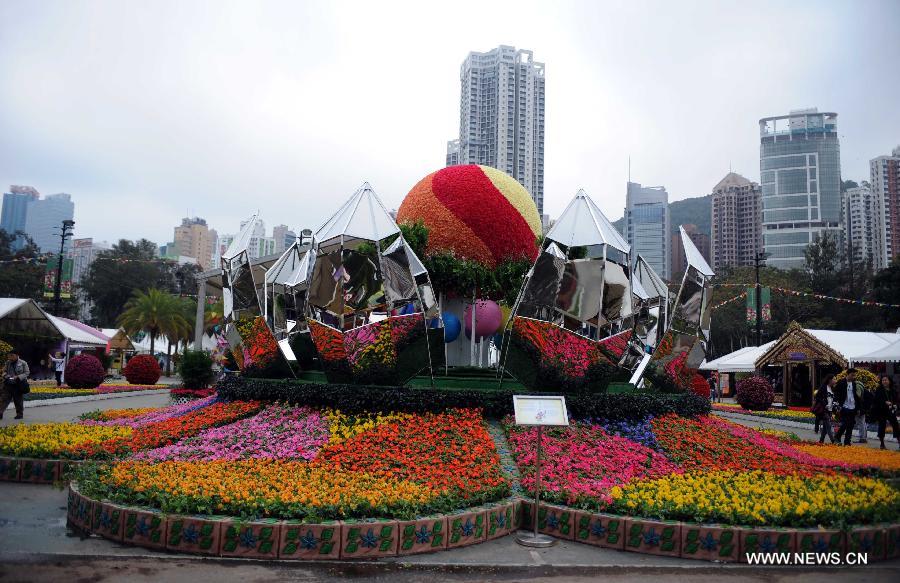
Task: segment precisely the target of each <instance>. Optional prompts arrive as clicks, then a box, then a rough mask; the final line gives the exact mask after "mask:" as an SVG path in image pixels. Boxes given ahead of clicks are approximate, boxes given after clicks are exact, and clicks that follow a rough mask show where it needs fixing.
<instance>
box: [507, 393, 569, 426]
mask: <svg viewBox="0 0 900 583" xmlns="http://www.w3.org/2000/svg"><path fill="white" fill-rule="evenodd" d="M513 409H514V410H515V413H516V425H543V426H547V427H565V426H567V425H568V424H569V415H568V412H567V411H566V398H565V397H550V396H545V395H513Z"/></svg>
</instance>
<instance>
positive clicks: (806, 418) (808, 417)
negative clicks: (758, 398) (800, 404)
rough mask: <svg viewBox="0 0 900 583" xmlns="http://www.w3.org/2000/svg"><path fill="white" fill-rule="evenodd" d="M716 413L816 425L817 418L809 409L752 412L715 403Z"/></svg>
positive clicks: (736, 406)
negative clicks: (721, 412)
mask: <svg viewBox="0 0 900 583" xmlns="http://www.w3.org/2000/svg"><path fill="white" fill-rule="evenodd" d="M712 408H713V410H714V411H723V412H725V413H738V414H740V415H752V416H754V417H763V418H768V419H783V420H785V421H801V422H803V423H814V422H815V420H816V416H815V415H813V414H812V413H810V412H809V409H808V408H807V409H804V410H798V409H769V410H768V411H750V410H748V409H744V408H742V407H741V406H740V405H731V404H727V403H715V404H713V406H712Z"/></svg>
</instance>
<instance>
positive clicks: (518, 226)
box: [397, 164, 541, 267]
mask: <svg viewBox="0 0 900 583" xmlns="http://www.w3.org/2000/svg"><path fill="white" fill-rule="evenodd" d="M419 220H421V221H422V222H424V223H425V226H426V227H427V228H428V250H427V252H428V253H440V252H450V253H453V255H455V256H456V257H459V258H462V259H471V260H475V261H479V262H481V263H483V264H484V265H487V266H488V267H496V266H497V264H498V263H501V262H502V261H505V260H507V259H522V258H526V259H529V260H534V259H535V258H536V257H537V253H538V247H537V237H538V236H539V235H540V234H541V218H540V216H538V212H537V207H536V206H535V204H534V201H533V200H532V199H531V195H530V194H528V191H527V190H525V188H524V187H523V186H522V185H521V184H519V183H518V182H517V181H516V179H515V178H513V177H512V176H510V175H508V174H506V173H504V172H501V171H500V170H497V169H496V168H490V167H488V166H476V165H475V164H468V165H462V166H449V167H447V168H443V169H441V170H438V171H437V172H432V173H431V174H429V175H428V176H426V177H425V178H423V179H422V180H420V181H419V183H418V184H416V185H415V186H413V188H412V190H410V191H409V194H407V195H406V198H405V199H404V200H403V204H401V205H400V210H399V211H397V222H398V223H403V222H415V221H419Z"/></svg>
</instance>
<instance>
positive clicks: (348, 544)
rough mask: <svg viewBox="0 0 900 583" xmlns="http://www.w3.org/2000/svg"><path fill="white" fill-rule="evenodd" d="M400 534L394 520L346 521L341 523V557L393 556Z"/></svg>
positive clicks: (395, 552)
mask: <svg viewBox="0 0 900 583" xmlns="http://www.w3.org/2000/svg"><path fill="white" fill-rule="evenodd" d="M399 541H400V536H399V534H398V530H397V523H396V522H392V521H386V520H385V521H382V520H377V521H371V522H344V523H343V524H342V525H341V558H342V559H364V558H375V557H392V556H395V555H396V554H397V547H398V545H399Z"/></svg>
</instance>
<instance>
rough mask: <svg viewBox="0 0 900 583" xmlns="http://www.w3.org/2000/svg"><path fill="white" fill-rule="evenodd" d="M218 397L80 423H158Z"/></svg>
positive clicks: (206, 403)
mask: <svg viewBox="0 0 900 583" xmlns="http://www.w3.org/2000/svg"><path fill="white" fill-rule="evenodd" d="M218 398H219V397H218V395H210V396H209V397H206V398H205V399H198V400H196V401H190V402H189V403H184V404H181V405H172V406H171V407H166V408H165V409H160V410H159V411H151V412H150V413H145V414H144V415H139V416H137V417H123V418H121V419H110V420H108V421H97V420H95V419H85V420H84V421H81V424H82V425H124V426H127V427H131V428H137V427H143V426H145V425H149V424H150V423H158V422H160V421H165V420H167V419H172V418H173V417H180V416H182V415H186V414H188V413H190V412H191V411H196V410H197V409H202V408H203V407H209V406H210V405H212V404H213V403H215V402H216V400H217V399H218Z"/></svg>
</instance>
